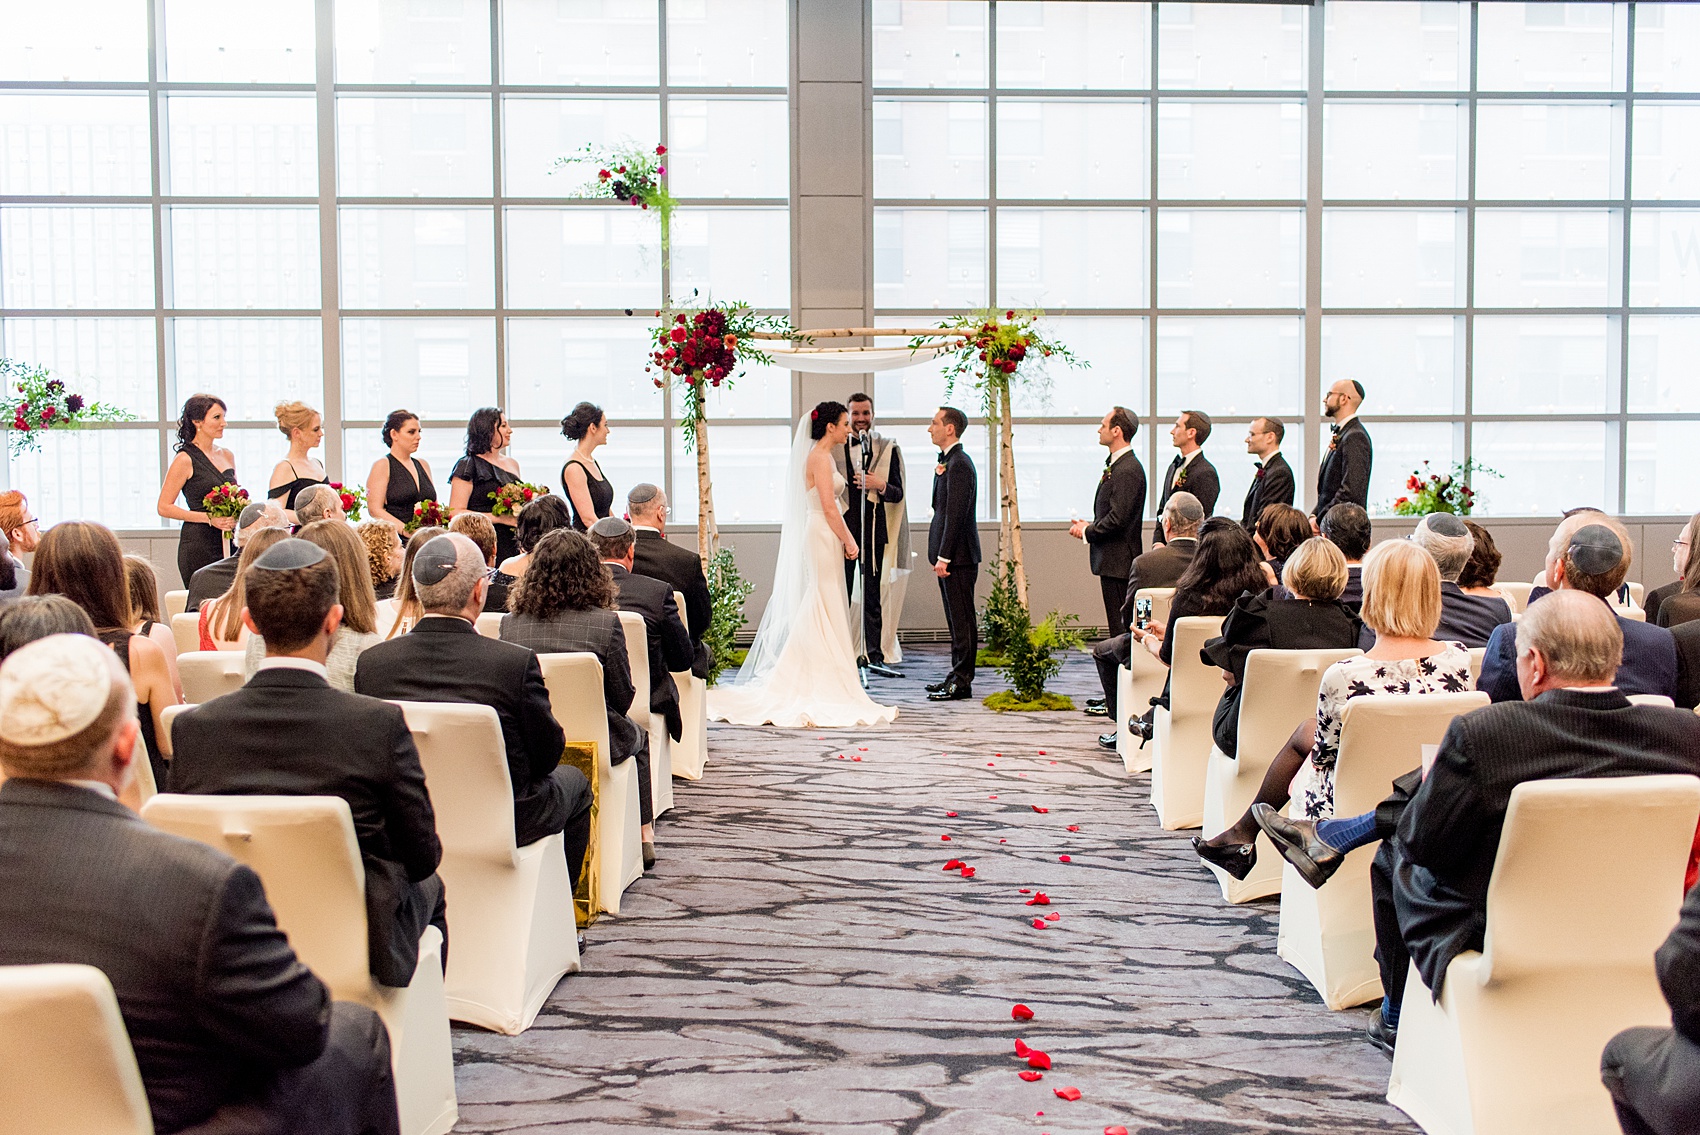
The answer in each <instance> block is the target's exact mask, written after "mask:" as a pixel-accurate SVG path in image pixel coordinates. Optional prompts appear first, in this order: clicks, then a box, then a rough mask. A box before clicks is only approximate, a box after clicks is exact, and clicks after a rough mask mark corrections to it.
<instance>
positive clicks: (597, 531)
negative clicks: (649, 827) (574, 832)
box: [590, 516, 695, 822]
mask: <svg viewBox="0 0 1700 1135" xmlns="http://www.w3.org/2000/svg"><path fill="white" fill-rule="evenodd" d="M590 543H591V546H592V547H594V548H595V549H596V552H597V554H598V555H600V556H601V557H602V562H603V563H605V564H607V565H608V570H609V571H610V572H611V573H612V574H613V576H614V588H615V590H616V591H618V592H619V604H620V610H622V611H631V612H633V613H634V614H639V615H642V616H643V624H644V627H645V628H646V629H647V630H648V631H649V709H650V712H651V713H659V714H661V716H662V718H663V719H664V720H665V721H666V722H667V735H668V736H669V737H671V738H673V740H675V741H677V740H678V739H679V738H680V736H682V735H683V733H684V724H685V719H684V717H683V715H681V714H680V712H679V687H678V685H677V684H676V683H675V682H674V681H673V674H674V672H675V671H679V670H689V669H690V668H691V663H692V658H693V655H694V654H695V651H694V650H692V648H691V635H690V632H689V631H687V630H686V629H685V624H684V622H683V621H682V620H680V618H679V605H678V604H677V603H674V602H673V588H672V587H671V586H670V585H669V584H666V583H663V582H661V581H660V580H659V579H650V578H649V577H648V576H645V575H633V574H632V563H633V562H634V559H635V557H636V548H637V538H636V535H635V534H634V533H633V531H632V526H631V525H630V524H627V523H626V522H625V521H624V520H621V519H620V518H619V517H617V516H605V517H603V518H602V519H601V520H598V521H597V522H596V523H595V524H592V525H591V526H590ZM645 783H647V781H646V782H645ZM646 822H647V821H646Z"/></svg>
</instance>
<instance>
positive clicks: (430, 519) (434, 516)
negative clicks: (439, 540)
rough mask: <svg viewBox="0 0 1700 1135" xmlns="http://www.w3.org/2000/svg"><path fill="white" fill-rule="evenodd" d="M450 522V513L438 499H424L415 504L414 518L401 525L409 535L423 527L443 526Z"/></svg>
mask: <svg viewBox="0 0 1700 1135" xmlns="http://www.w3.org/2000/svg"><path fill="white" fill-rule="evenodd" d="M447 523H448V514H447V512H446V511H445V510H444V508H443V506H442V505H441V504H439V503H438V502H437V501H432V500H424V501H420V502H419V503H418V504H416V505H414V506H413V519H412V520H409V521H408V522H407V523H406V524H404V525H402V526H401V530H402V531H403V532H405V533H407V534H408V535H409V536H411V535H413V534H414V533H415V532H417V531H419V530H420V529H421V528H441V527H443V526H444V525H445V524H447Z"/></svg>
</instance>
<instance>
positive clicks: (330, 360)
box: [314, 0, 349, 481]
mask: <svg viewBox="0 0 1700 1135" xmlns="http://www.w3.org/2000/svg"><path fill="white" fill-rule="evenodd" d="M314 9H315V36H314V38H315V41H316V47H315V51H316V56H315V60H314V66H315V75H316V82H315V83H314V102H315V112H316V116H317V126H318V138H317V142H318V157H319V199H318V206H319V338H320V350H321V352H322V369H323V372H324V373H323V379H322V382H321V385H320V398H319V402H320V408H319V412H320V415H321V417H322V419H323V422H324V427H325V437H324V441H323V442H322V443H321V444H323V445H324V447H325V457H324V461H325V474H326V476H327V477H328V478H330V479H332V480H336V479H338V478H340V479H341V480H343V481H347V480H349V471H348V470H347V469H346V468H344V467H343V465H344V463H343V444H342V440H343V439H342V317H341V314H340V311H339V305H340V304H341V303H342V271H341V263H342V260H341V255H340V249H339V247H338V236H337V234H338V231H339V230H340V228H341V225H340V224H339V223H338V222H339V221H340V217H339V216H338V215H337V202H336V188H337V186H336V179H337V166H336V160H337V153H336V10H335V0H316V3H315V4H314Z"/></svg>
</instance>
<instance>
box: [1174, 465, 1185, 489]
mask: <svg viewBox="0 0 1700 1135" xmlns="http://www.w3.org/2000/svg"><path fill="white" fill-rule="evenodd" d="M1186 471H1187V466H1185V465H1182V466H1181V471H1180V472H1179V473H1176V474H1175V488H1177V489H1184V488H1186Z"/></svg>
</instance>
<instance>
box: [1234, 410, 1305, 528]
mask: <svg viewBox="0 0 1700 1135" xmlns="http://www.w3.org/2000/svg"><path fill="white" fill-rule="evenodd" d="M1286 436H1287V425H1286V423H1285V422H1283V421H1282V420H1281V419H1280V418H1256V419H1254V420H1253V421H1252V423H1251V429H1250V430H1249V431H1248V432H1247V433H1246V435H1245V451H1246V452H1247V453H1249V454H1251V455H1252V456H1253V457H1255V458H1257V473H1256V474H1255V475H1254V476H1253V477H1252V479H1251V488H1249V489H1247V490H1246V494H1245V513H1244V515H1242V516H1241V517H1240V523H1241V524H1242V525H1244V527H1245V530H1246V531H1247V532H1250V531H1251V530H1252V529H1253V528H1254V527H1255V526H1256V525H1257V518H1258V517H1260V516H1262V515H1263V510H1264V509H1266V508H1268V507H1269V506H1270V505H1272V504H1285V505H1291V504H1292V503H1293V489H1294V485H1293V467H1292V466H1291V465H1288V464H1287V459H1286V458H1285V457H1282V456H1281V441H1282V439H1283V438H1285V437H1286Z"/></svg>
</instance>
